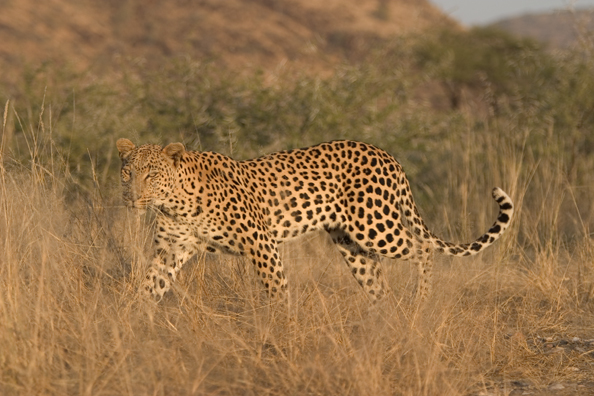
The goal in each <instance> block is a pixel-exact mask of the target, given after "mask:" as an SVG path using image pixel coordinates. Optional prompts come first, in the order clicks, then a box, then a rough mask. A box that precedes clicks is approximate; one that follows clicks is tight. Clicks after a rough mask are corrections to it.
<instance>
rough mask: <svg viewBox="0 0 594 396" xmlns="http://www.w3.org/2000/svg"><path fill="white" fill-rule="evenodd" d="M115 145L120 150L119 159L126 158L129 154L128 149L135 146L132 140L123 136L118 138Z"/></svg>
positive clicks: (132, 148)
mask: <svg viewBox="0 0 594 396" xmlns="http://www.w3.org/2000/svg"><path fill="white" fill-rule="evenodd" d="M116 146H117V147H118V151H119V152H120V159H124V158H126V157H127V156H128V155H129V154H130V151H132V150H134V148H135V147H136V146H135V145H134V143H132V141H130V140H128V139H125V138H121V139H118V141H117V142H116Z"/></svg>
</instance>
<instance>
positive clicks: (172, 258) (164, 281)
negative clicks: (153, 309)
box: [141, 221, 197, 301]
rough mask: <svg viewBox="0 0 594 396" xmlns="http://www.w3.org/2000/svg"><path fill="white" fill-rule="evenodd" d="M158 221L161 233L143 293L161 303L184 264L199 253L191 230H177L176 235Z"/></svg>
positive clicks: (147, 273) (145, 279)
mask: <svg viewBox="0 0 594 396" xmlns="http://www.w3.org/2000/svg"><path fill="white" fill-rule="evenodd" d="M160 223H161V222H159V221H157V227H158V229H159V231H158V232H157V236H156V238H155V253H154V255H153V258H152V260H151V265H150V267H149V269H148V271H147V272H146V275H145V278H144V282H143V284H142V288H141V289H142V291H143V292H144V293H145V294H146V295H147V296H149V297H151V298H153V299H155V300H156V301H159V300H160V299H161V298H163V295H164V294H165V293H166V292H167V291H168V290H169V289H170V288H171V284H172V283H173V282H174V281H175V279H176V278H177V274H178V273H179V271H180V270H181V268H182V266H183V264H184V263H185V262H186V261H187V260H188V259H190V258H191V257H192V256H194V255H195V254H196V252H197V242H196V241H195V238H194V237H192V236H191V234H190V232H189V230H186V229H181V230H180V229H179V228H180V227H177V229H175V233H173V232H171V231H169V232H167V231H166V230H167V228H166V227H164V226H163V225H164V224H160Z"/></svg>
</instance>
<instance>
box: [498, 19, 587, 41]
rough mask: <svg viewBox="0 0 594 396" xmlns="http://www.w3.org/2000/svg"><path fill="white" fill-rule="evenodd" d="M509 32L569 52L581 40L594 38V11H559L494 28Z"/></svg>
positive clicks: (517, 20)
mask: <svg viewBox="0 0 594 396" xmlns="http://www.w3.org/2000/svg"><path fill="white" fill-rule="evenodd" d="M494 26H497V27H499V28H501V29H503V30H505V31H508V32H510V33H513V34H516V35H518V36H522V37H530V38H533V39H535V40H538V41H541V42H543V43H545V44H547V45H548V46H550V47H551V48H567V47H570V46H572V45H574V44H577V43H579V40H580V38H581V39H587V38H588V37H590V38H591V37H592V32H593V31H594V11H592V10H576V11H556V12H552V13H544V14H528V15H522V16H518V17H515V18H508V19H504V20H501V21H499V22H497V23H495V24H494Z"/></svg>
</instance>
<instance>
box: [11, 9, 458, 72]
mask: <svg viewBox="0 0 594 396" xmlns="http://www.w3.org/2000/svg"><path fill="white" fill-rule="evenodd" d="M0 4H2V12H1V13H0V68H1V69H2V70H3V71H4V78H6V77H7V76H10V75H12V74H15V73H17V72H18V70H20V69H22V68H23V67H37V66H38V65H39V64H41V63H43V62H45V61H51V62H60V63H63V64H64V65H68V66H69V67H73V68H75V69H77V70H84V69H86V68H88V67H91V68H93V69H94V70H95V71H99V72H100V71H102V70H109V69H110V68H111V67H112V66H113V65H114V64H116V63H117V62H116V61H117V58H118V57H127V58H130V57H131V58H136V57H137V58H138V59H139V61H141V62H147V63H155V62H156V63H159V62H163V61H164V60H166V59H168V58H169V57H172V56H180V55H184V56H191V57H193V58H197V59H216V60H217V62H219V63H220V65H221V67H231V68H233V69H243V68H254V67H255V68H263V69H273V68H276V67H279V65H284V64H288V65H294V66H296V67H299V68H303V69H306V70H313V71H317V70H323V69H325V68H327V67H328V66H329V65H332V64H334V63H335V62H337V61H338V60H340V59H341V58H344V57H345V56H346V57H351V56H354V55H355V54H357V53H358V52H359V51H362V50H364V49H365V48H366V47H367V46H369V45H370V43H373V42H375V41H377V40H381V39H386V38H388V37H390V36H393V35H400V34H406V33H412V32H418V31H422V30H423V29H426V28H428V27H435V26H455V25H456V24H455V22H453V21H452V20H450V19H449V18H448V17H446V16H444V15H443V14H442V13H441V12H440V11H439V10H438V9H437V8H435V7H434V6H432V5H431V4H430V3H429V1H427V0H326V1H324V2H321V1H318V0H282V1H277V0H225V1H221V0H170V1H167V2H162V1H157V0H46V1H43V2H40V1H37V0H0Z"/></svg>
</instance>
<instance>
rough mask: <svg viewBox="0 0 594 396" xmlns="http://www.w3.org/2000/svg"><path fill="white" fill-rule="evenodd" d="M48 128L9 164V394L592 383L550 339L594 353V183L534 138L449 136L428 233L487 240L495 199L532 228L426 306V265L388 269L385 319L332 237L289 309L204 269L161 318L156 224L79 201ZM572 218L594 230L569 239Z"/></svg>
mask: <svg viewBox="0 0 594 396" xmlns="http://www.w3.org/2000/svg"><path fill="white" fill-rule="evenodd" d="M10 110H11V109H10V106H7V107H6V108H5V118H4V120H5V122H4V131H5V130H6V117H7V112H9V111H10ZM13 116H14V117H16V118H18V114H15V113H13ZM47 116H48V114H47V113H46V114H45V116H43V114H42V115H40V117H39V122H38V123H31V124H30V125H25V126H24V127H23V130H24V136H26V137H27V142H28V146H27V147H29V161H28V163H27V164H26V165H23V164H22V163H16V162H14V161H12V160H11V157H10V152H9V151H7V150H2V151H1V152H3V153H4V154H3V158H2V162H0V252H1V254H0V394H3V395H148V394H153V395H206V394H208V395H211V394H217V395H219V394H220V395H251V394H253V395H304V394H311V395H466V394H480V393H481V392H491V393H492V394H496V395H499V394H500V395H507V394H509V392H510V391H511V390H512V389H514V388H517V387H518V386H520V385H521V386H525V385H526V384H528V385H529V386H530V387H531V389H533V390H536V391H538V389H545V388H546V387H547V386H549V385H550V384H552V383H565V384H566V385H567V384H573V385H571V386H576V387H577V386H578V385H581V384H584V383H587V381H589V380H592V372H593V363H594V361H593V359H592V355H591V354H588V353H586V352H587V351H584V352H580V351H578V350H561V351H555V350H553V349H547V345H546V343H543V342H541V340H542V338H541V337H550V339H553V340H555V339H571V338H572V337H580V338H581V339H588V338H594V332H593V330H592V329H593V328H594V316H593V315H592V314H593V312H594V301H593V298H594V273H593V268H592V262H593V259H594V257H593V256H594V249H593V245H592V242H591V240H590V235H589V233H588V224H589V223H590V221H591V219H590V218H587V216H586V214H588V213H590V211H589V208H585V209H584V207H583V205H584V202H587V200H585V199H584V198H583V197H584V196H587V195H588V194H590V193H591V192H592V188H591V187H589V186H579V185H573V184H571V183H570V182H569V181H568V180H567V178H566V177H564V176H563V174H564V173H563V172H562V170H561V166H559V164H556V163H555V162H554V161H549V162H547V163H544V162H543V161H542V160H538V159H535V157H534V156H533V155H532V154H531V152H530V150H536V149H537V148H535V147H532V148H530V149H529V148H527V147H526V145H524V146H523V145H522V142H523V141H525V138H524V137H522V136H521V135H520V136H519V137H518V136H516V137H515V139H511V135H507V136H505V135H502V134H501V133H499V132H500V131H498V132H497V133H485V134H482V135H480V137H479V136H478V135H476V136H473V137H472V139H469V140H468V141H467V142H468V143H467V145H466V146H462V147H461V146H460V144H459V141H457V140H448V139H446V140H443V141H442V143H443V144H444V145H451V146H452V147H451V149H452V151H455V150H463V152H465V153H466V154H465V155H463V156H452V157H451V158H450V160H449V162H445V164H444V167H447V168H448V169H449V170H450V171H449V172H448V178H447V180H445V183H447V186H448V187H447V189H448V191H450V194H449V195H447V196H438V195H437V194H435V193H434V192H433V191H431V190H430V187H429V186H427V191H426V193H427V194H428V196H430V197H433V198H434V202H433V205H434V208H433V211H432V212H431V213H438V215H433V216H432V218H431V219H428V221H427V222H428V223H429V224H431V225H432V227H431V228H433V229H436V231H439V232H440V233H442V234H444V236H450V237H451V238H452V239H469V238H471V237H473V236H476V235H478V233H480V231H483V230H484V229H486V227H488V226H489V225H490V223H491V221H492V219H493V218H494V216H495V214H496V212H495V205H494V203H493V202H492V201H491V200H490V197H488V191H489V190H490V188H491V187H492V185H495V184H501V185H502V187H505V188H506V189H508V190H509V191H511V193H512V195H513V198H514V200H515V202H516V205H517V212H516V213H517V217H516V219H515V220H514V223H513V227H512V229H511V230H510V232H508V233H507V234H506V235H505V236H504V237H503V238H502V239H501V240H500V241H499V242H498V243H497V244H496V245H494V246H493V247H492V248H490V249H489V250H488V251H487V252H485V253H484V254H481V255H479V256H477V257H474V258H465V259H445V258H441V259H438V261H437V263H436V273H435V275H434V278H435V282H434V293H433V296H432V297H431V298H430V299H429V301H427V303H425V304H424V305H423V306H421V307H417V306H416V305H415V304H414V303H413V302H412V301H411V298H410V295H411V292H412V290H413V284H414V281H415V280H414V276H413V274H414V273H415V270H414V268H412V267H411V265H410V264H408V263H406V262H404V263H402V262H391V261H389V260H384V266H385V270H386V272H387V277H388V280H389V284H390V285H391V287H392V294H391V296H390V298H389V299H387V300H386V301H385V302H382V303H380V304H378V305H375V306H370V305H369V302H368V300H367V299H366V297H365V295H364V293H362V292H361V290H359V287H358V286H357V284H356V282H354V281H353V279H351V276H350V275H349V274H348V271H347V269H346V266H345V265H344V264H343V263H342V262H341V258H340V255H338V254H336V252H335V251H334V250H333V249H332V248H331V246H330V241H329V240H328V239H327V238H326V237H325V236H324V235H322V234H311V235H308V236H306V237H303V238H301V239H299V240H296V241H295V242H292V243H289V244H286V245H285V246H283V248H282V255H283V257H284V260H285V262H286V267H287V272H288V276H289V279H290V290H291V291H290V293H291V300H290V305H289V306H288V307H286V306H277V305H274V304H272V305H271V304H270V303H269V301H268V300H267V298H266V297H265V296H263V295H262V293H261V289H260V288H259V286H258V284H257V282H256V281H255V278H254V276H253V275H252V272H251V268H249V266H248V265H247V264H246V263H245V262H244V261H242V260H241V259H238V258H234V257H225V256H221V257H212V256H206V255H199V256H198V257H197V258H196V259H194V260H192V261H191V262H189V263H188V264H186V267H185V268H184V270H183V271H182V274H181V276H180V280H179V282H178V284H177V286H176V287H175V289H174V291H173V292H172V293H170V294H169V295H167V297H166V298H165V299H164V301H162V302H161V303H160V304H159V305H154V304H152V303H149V302H147V301H144V300H142V299H141V298H140V297H139V295H138V293H137V287H138V285H139V283H140V280H141V277H142V274H143V267H144V266H145V264H146V262H145V255H146V254H148V251H149V249H150V245H151V239H152V238H151V235H152V222H151V217H150V215H148V216H145V217H139V216H138V215H137V214H135V213H134V212H131V211H127V210H126V209H125V208H123V207H122V206H120V204H119V198H118V197H117V196H115V195H113V194H110V193H109V191H108V192H106V191H105V190H102V189H100V188H98V187H95V189H94V190H93V191H91V193H90V194H87V195H84V198H83V196H82V195H80V196H79V195H76V194H73V193H72V191H70V189H71V185H72V180H71V178H70V176H69V171H68V169H69V166H68V164H66V160H64V159H63V157H61V156H58V155H57V154H56V156H53V155H52V154H51V153H53V152H54V151H53V150H52V147H53V144H54V142H53V140H52V139H53V138H52V130H51V128H52V126H51V125H52V124H51V122H49V123H48V122H45V123H44V122H43V120H44V119H45V120H47ZM46 124H47V126H46ZM507 127H508V126H507V125H503V126H500V129H501V130H505V129H506V128H507ZM509 127H514V126H513V125H509ZM467 133H468V134H469V136H470V134H471V133H472V131H471V127H470V123H469V127H468V131H467ZM3 136H4V134H3ZM452 139H453V138H452ZM473 139H474V140H473ZM476 139H479V140H476ZM542 144H545V143H544V142H543V143H542ZM3 148H4V147H3ZM480 148H482V149H480ZM485 152H488V153H496V156H493V157H490V158H489V160H488V161H485V158H484V153H485ZM48 153H49V154H48ZM42 154H43V155H42ZM89 177H91V178H93V179H95V180H97V176H96V175H95V172H94V171H92V172H91V175H89ZM584 190H586V191H584ZM432 194H433V195H432ZM568 197H569V199H568ZM421 209H422V208H421ZM468 219H469V220H468ZM567 222H569V223H572V224H573V223H576V222H578V224H577V225H578V229H581V230H582V232H581V233H579V232H578V233H575V234H574V235H577V236H575V237H573V238H570V239H567V238H564V237H563V235H562V230H563V229H564V227H568V225H567ZM574 225H575V224H574ZM477 232H478V233H477ZM580 235H581V236H580ZM551 352H553V353H551ZM518 384H520V385H518ZM526 386H527V385H526ZM568 386H570V385H568ZM576 389H577V388H576ZM579 389H580V390H581V391H583V392H586V391H592V389H591V388H579Z"/></svg>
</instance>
